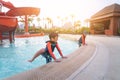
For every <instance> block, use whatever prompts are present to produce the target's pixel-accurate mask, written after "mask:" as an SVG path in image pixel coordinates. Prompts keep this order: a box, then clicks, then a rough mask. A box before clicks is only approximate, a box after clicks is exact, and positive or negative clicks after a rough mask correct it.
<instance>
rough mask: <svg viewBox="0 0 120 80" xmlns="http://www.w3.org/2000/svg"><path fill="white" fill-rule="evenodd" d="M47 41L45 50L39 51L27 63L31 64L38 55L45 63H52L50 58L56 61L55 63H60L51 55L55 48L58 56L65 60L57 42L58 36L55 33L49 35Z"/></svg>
mask: <svg viewBox="0 0 120 80" xmlns="http://www.w3.org/2000/svg"><path fill="white" fill-rule="evenodd" d="M49 39H50V40H49V41H47V42H46V43H47V44H46V48H45V49H44V48H43V49H40V50H39V51H38V52H37V53H36V54H35V55H34V56H33V58H32V59H31V60H28V61H29V62H32V61H33V60H34V59H35V58H36V57H38V56H39V55H40V54H41V55H42V56H43V57H44V58H45V59H46V63H49V62H51V61H52V58H53V59H54V60H55V61H56V62H60V60H58V59H56V57H55V55H54V54H53V51H54V49H55V47H56V48H57V50H58V52H59V54H60V56H61V57H62V58H66V57H64V56H63V54H62V52H61V50H60V48H59V46H58V43H57V40H58V34H57V33H51V34H49Z"/></svg>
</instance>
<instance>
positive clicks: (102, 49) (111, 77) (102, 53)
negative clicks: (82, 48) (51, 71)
mask: <svg viewBox="0 0 120 80" xmlns="http://www.w3.org/2000/svg"><path fill="white" fill-rule="evenodd" d="M87 40H88V41H91V40H92V41H93V42H94V43H95V45H96V51H95V54H94V56H92V57H93V58H92V60H91V61H89V65H88V66H86V68H84V69H82V70H81V67H80V68H79V69H78V70H77V71H76V72H75V73H73V74H72V75H71V76H70V77H69V78H67V80H120V37H118V36H104V35H97V36H87Z"/></svg>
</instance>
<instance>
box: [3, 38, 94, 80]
mask: <svg viewBox="0 0 120 80" xmlns="http://www.w3.org/2000/svg"><path fill="white" fill-rule="evenodd" d="M74 39H76V38H74ZM87 44H88V45H87V46H81V47H80V48H78V49H77V50H75V51H74V52H72V53H70V54H69V55H68V56H67V57H68V58H67V59H61V62H59V63H57V62H51V63H48V64H46V65H44V66H41V67H38V68H35V69H32V70H28V71H25V72H22V73H19V74H16V75H14V76H11V77H9V78H6V79H4V80H66V79H67V80H71V79H69V77H70V76H71V75H72V74H73V73H74V72H76V71H77V70H78V69H79V68H80V67H82V68H81V69H83V68H84V67H85V66H84V67H83V65H84V64H85V63H86V62H87V61H88V60H90V59H91V57H92V56H93V55H94V51H95V48H96V47H95V45H94V44H93V43H92V42H88V43H87ZM68 47H69V46H68ZM86 66H87V65H86Z"/></svg>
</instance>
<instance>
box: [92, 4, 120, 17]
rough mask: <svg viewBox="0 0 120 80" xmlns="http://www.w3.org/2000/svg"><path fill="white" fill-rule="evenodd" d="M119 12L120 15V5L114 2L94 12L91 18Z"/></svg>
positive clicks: (113, 14)
mask: <svg viewBox="0 0 120 80" xmlns="http://www.w3.org/2000/svg"><path fill="white" fill-rule="evenodd" d="M118 14H119V15H120V5H119V4H116V3H114V4H112V5H109V6H106V7H105V8H103V9H102V10H100V11H99V12H97V13H96V14H94V15H93V16H92V17H91V18H97V17H108V16H115V15H118ZM106 15H107V16H106Z"/></svg>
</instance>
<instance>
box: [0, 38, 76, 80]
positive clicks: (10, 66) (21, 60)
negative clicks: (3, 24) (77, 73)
mask: <svg viewBox="0 0 120 80" xmlns="http://www.w3.org/2000/svg"><path fill="white" fill-rule="evenodd" d="M47 40H49V39H48V37H47V36H42V37H30V38H16V39H15V42H14V43H12V44H10V43H9V41H8V40H4V41H3V44H1V45H0V79H2V78H7V77H10V76H12V75H15V74H17V73H20V72H23V71H26V70H30V69H32V68H36V67H39V66H42V65H44V64H46V60H45V59H44V58H43V57H42V56H39V57H38V58H36V59H35V60H34V61H33V62H32V63H30V62H28V60H29V59H31V58H32V57H33V55H34V54H35V52H36V51H38V50H39V49H41V48H44V47H45V46H46V43H45V42H46V41H47ZM58 43H59V46H60V48H61V50H62V52H63V55H68V54H69V53H71V52H73V51H74V50H75V49H77V48H78V45H77V42H75V41H71V40H66V39H62V38H59V39H58ZM54 53H55V55H56V56H57V58H60V56H59V53H58V52H57V50H56V49H55V51H54Z"/></svg>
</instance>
